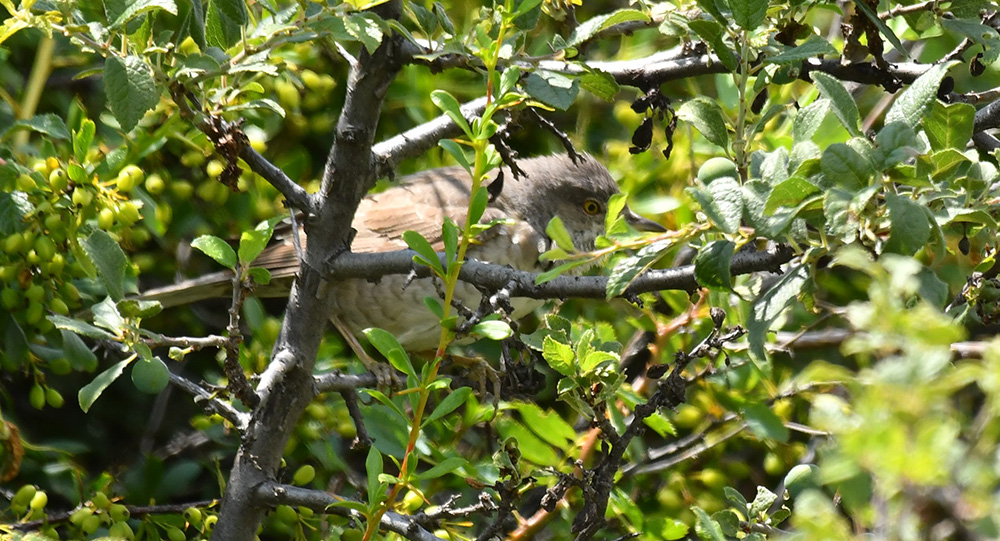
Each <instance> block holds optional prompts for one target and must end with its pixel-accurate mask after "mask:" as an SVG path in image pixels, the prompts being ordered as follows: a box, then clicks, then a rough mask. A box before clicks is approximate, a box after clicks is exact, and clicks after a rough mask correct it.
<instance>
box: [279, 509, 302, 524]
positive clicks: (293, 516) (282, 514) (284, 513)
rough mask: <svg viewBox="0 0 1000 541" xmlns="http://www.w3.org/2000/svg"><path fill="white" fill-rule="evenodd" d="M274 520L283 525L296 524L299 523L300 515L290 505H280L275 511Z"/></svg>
mask: <svg viewBox="0 0 1000 541" xmlns="http://www.w3.org/2000/svg"><path fill="white" fill-rule="evenodd" d="M274 518H275V519H276V520H277V521H278V522H281V523H282V524H289V525H291V524H295V523H296V522H298V521H299V514H298V513H296V512H295V509H292V508H291V506H288V505H279V506H278V507H276V508H275V509H274Z"/></svg>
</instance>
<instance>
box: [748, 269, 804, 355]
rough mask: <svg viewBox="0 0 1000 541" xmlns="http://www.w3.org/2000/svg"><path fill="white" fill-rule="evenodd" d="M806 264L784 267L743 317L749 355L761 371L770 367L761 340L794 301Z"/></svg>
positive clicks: (799, 290)
mask: <svg viewBox="0 0 1000 541" xmlns="http://www.w3.org/2000/svg"><path fill="white" fill-rule="evenodd" d="M809 279H810V278H809V267H808V266H807V265H803V264H798V265H794V266H792V267H790V268H789V269H788V270H786V271H785V275H784V276H782V277H781V280H779V281H778V283H776V284H774V285H773V286H772V287H771V289H768V290H767V292H765V293H764V294H763V295H761V296H759V297H757V300H756V301H754V303H753V308H752V310H751V312H750V317H749V319H748V320H747V331H749V332H748V335H747V341H748V342H749V345H750V348H749V353H750V359H751V360H752V361H753V363H754V364H755V365H756V366H757V368H758V369H759V370H760V371H761V372H763V373H765V374H766V373H768V372H769V371H770V370H769V368H768V365H767V354H766V353H765V350H764V342H765V341H766V340H767V331H768V330H770V328H771V324H772V323H774V322H775V321H776V320H777V319H778V317H779V316H780V315H781V314H782V313H783V312H784V311H785V309H787V308H788V307H789V306H791V305H792V303H793V302H794V301H795V299H796V297H798V295H799V294H800V293H801V292H802V290H803V289H804V288H805V287H806V284H807V283H808V281H809Z"/></svg>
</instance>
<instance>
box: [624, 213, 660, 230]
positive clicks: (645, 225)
mask: <svg viewBox="0 0 1000 541" xmlns="http://www.w3.org/2000/svg"><path fill="white" fill-rule="evenodd" d="M622 216H624V217H625V221H626V222H628V224H629V225H631V226H632V227H634V228H635V229H636V230H638V231H651V232H654V233H663V232H664V231H666V230H667V228H666V227H663V226H662V225H660V224H658V223H656V222H654V221H653V220H650V219H649V218H643V217H642V216H639V215H638V214H636V213H635V212H632V209H630V208H628V207H625V208H624V209H622Z"/></svg>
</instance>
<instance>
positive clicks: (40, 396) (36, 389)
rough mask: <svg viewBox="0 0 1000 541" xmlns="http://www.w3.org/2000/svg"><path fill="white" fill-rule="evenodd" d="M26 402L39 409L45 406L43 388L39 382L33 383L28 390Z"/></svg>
mask: <svg viewBox="0 0 1000 541" xmlns="http://www.w3.org/2000/svg"><path fill="white" fill-rule="evenodd" d="M28 402H29V403H30V404H31V407H33V408H35V409H36V410H40V409H42V408H44V407H45V389H44V388H42V386H41V385H39V384H37V383H36V384H34V385H33V386H32V387H31V390H30V391H28Z"/></svg>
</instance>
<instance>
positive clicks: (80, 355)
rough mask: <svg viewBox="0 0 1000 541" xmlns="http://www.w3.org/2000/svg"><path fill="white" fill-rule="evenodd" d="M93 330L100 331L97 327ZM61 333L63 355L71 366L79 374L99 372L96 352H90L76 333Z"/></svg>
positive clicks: (64, 331) (65, 331) (63, 331)
mask: <svg viewBox="0 0 1000 541" xmlns="http://www.w3.org/2000/svg"><path fill="white" fill-rule="evenodd" d="M92 328H93V329H94V330H97V331H100V329H97V328H96V327H92ZM59 332H60V334H61V335H62V345H63V353H64V354H65V355H66V359H67V360H69V363H70V366H72V367H73V369H74V370H77V371H79V372H93V371H94V370H97V355H94V352H93V351H90V348H88V347H87V344H85V343H84V342H83V340H82V339H81V338H80V337H79V336H77V334H76V333H75V332H70V331H67V330H62V331H59ZM109 338H110V336H109Z"/></svg>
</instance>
